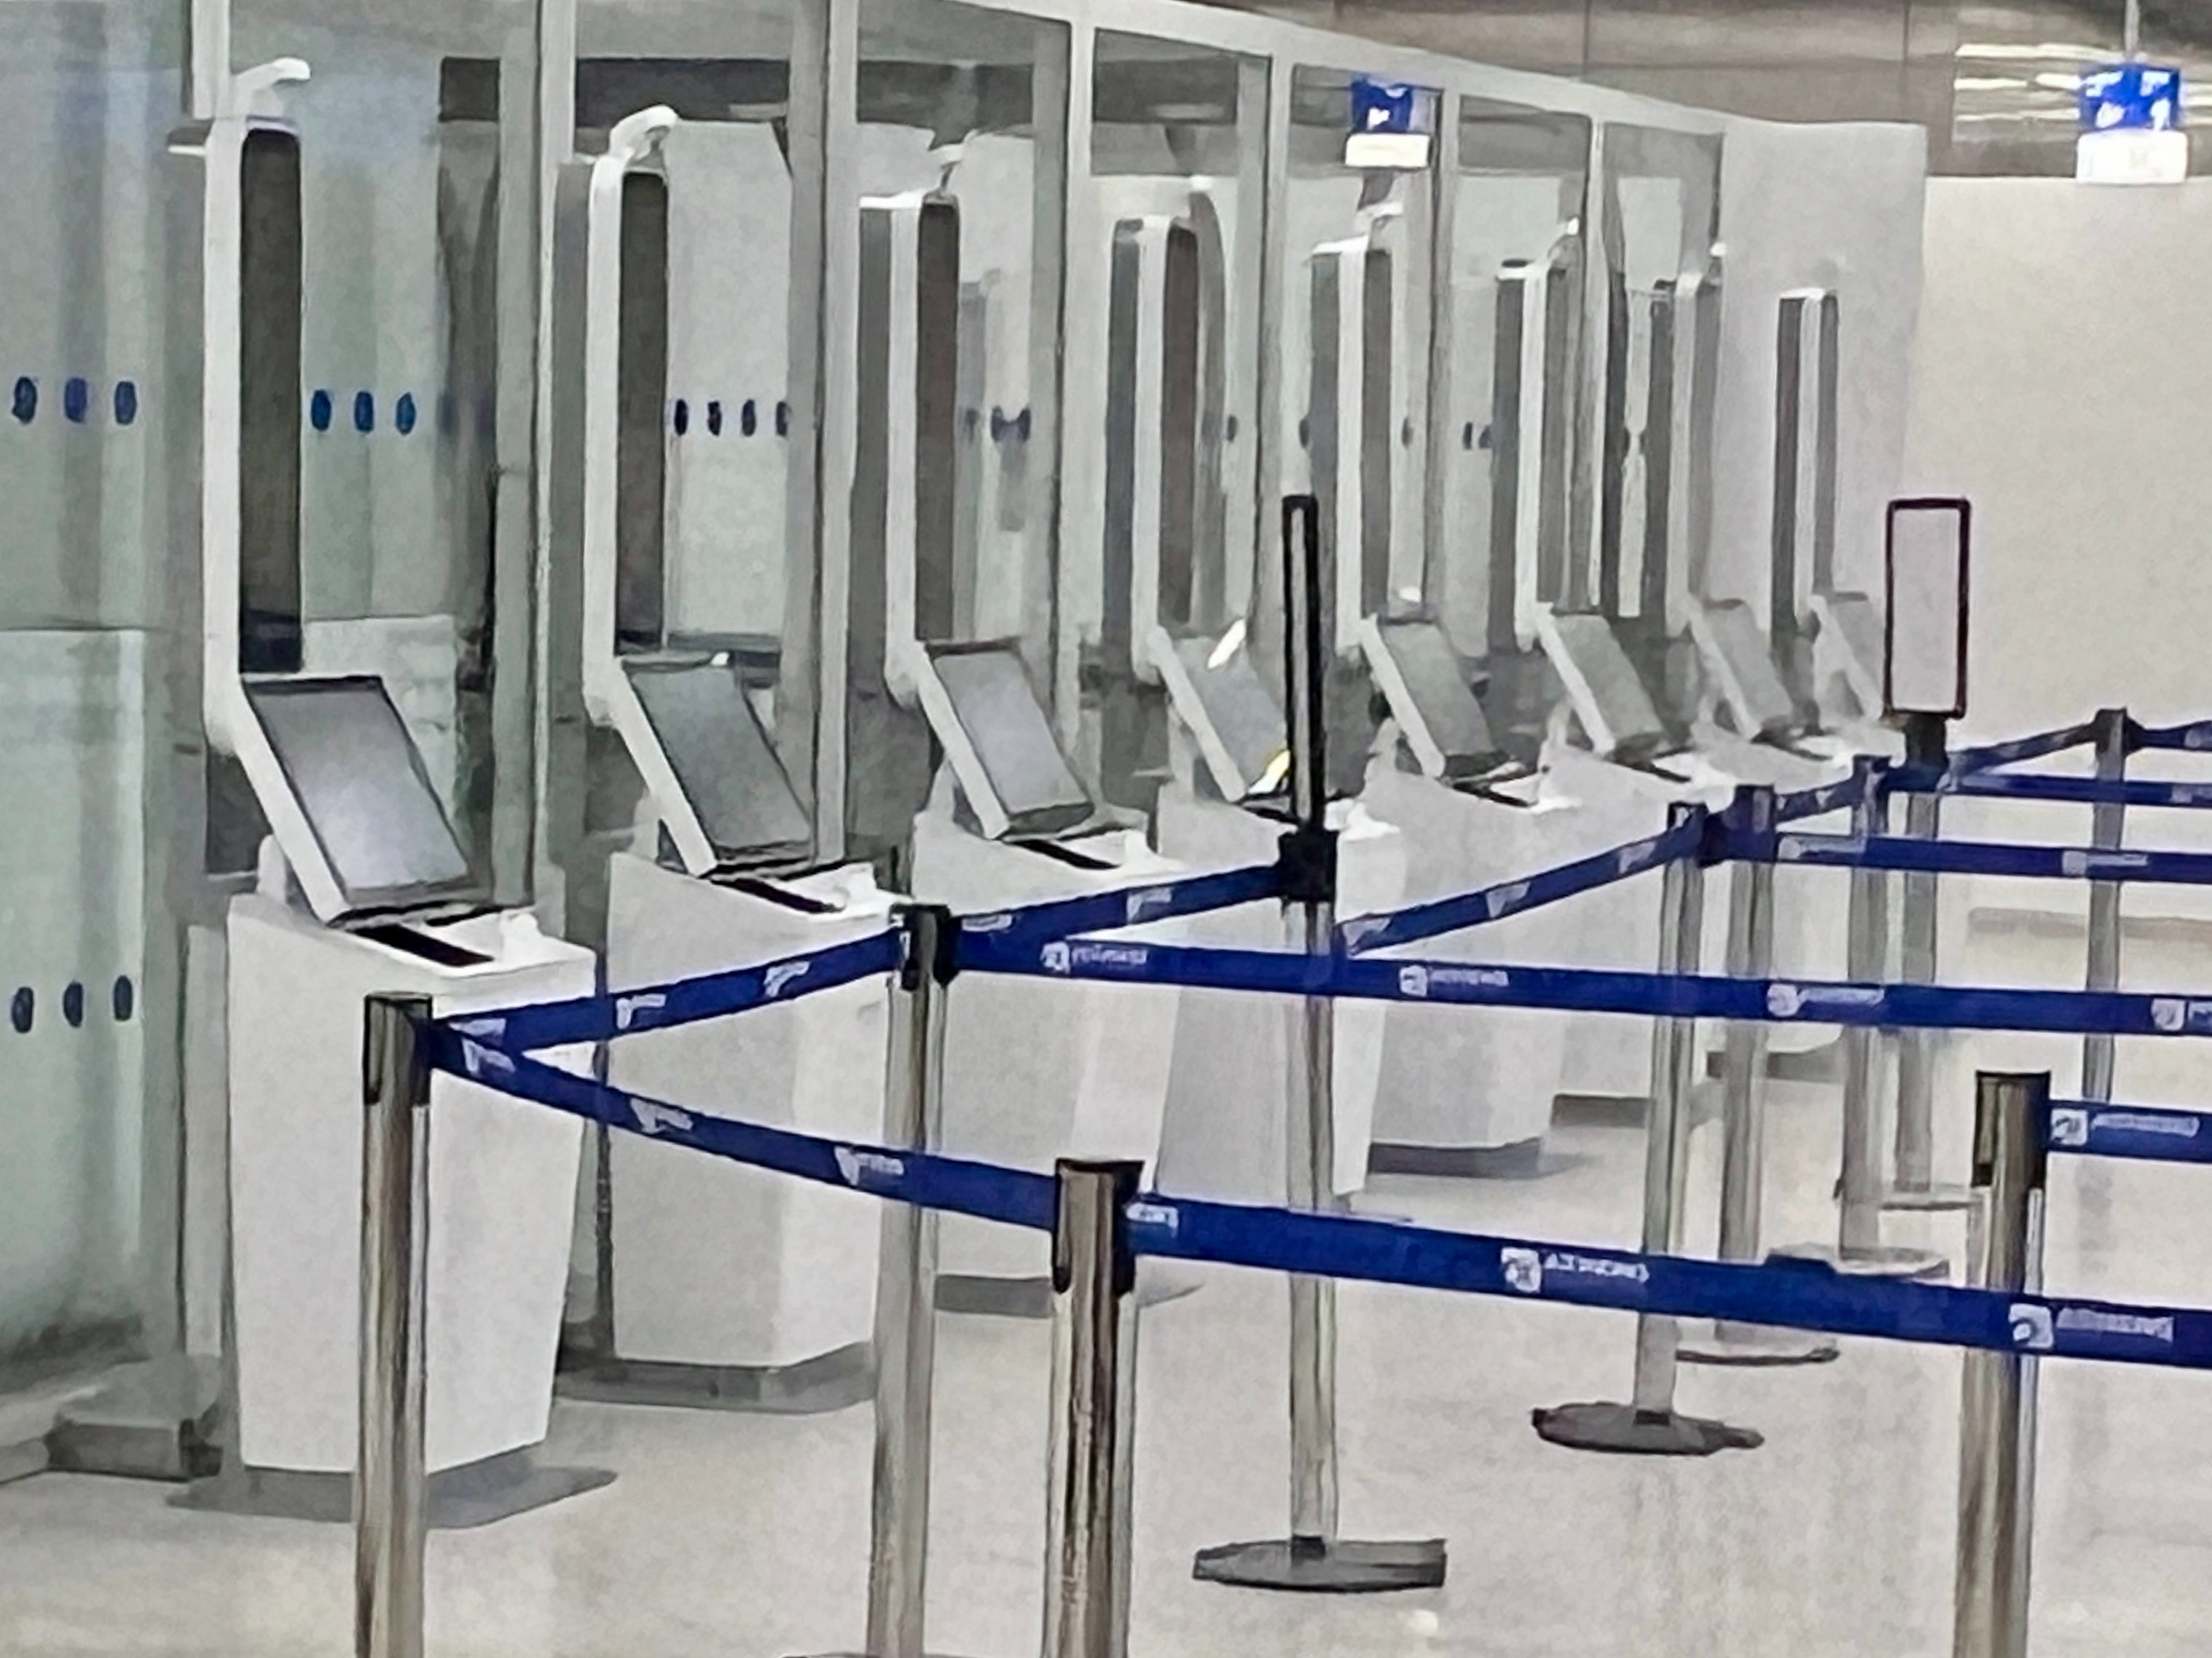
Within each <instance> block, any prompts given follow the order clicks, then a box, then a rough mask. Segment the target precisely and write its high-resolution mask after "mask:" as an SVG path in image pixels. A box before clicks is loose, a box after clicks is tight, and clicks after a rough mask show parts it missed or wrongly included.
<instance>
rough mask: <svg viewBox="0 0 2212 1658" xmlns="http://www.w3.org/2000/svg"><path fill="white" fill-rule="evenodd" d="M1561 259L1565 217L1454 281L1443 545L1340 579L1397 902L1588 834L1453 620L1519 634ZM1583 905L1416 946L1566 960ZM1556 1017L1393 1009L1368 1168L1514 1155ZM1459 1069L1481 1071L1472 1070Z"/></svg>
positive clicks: (1534, 1108) (1519, 1156)
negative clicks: (1405, 561) (1524, 254)
mask: <svg viewBox="0 0 2212 1658" xmlns="http://www.w3.org/2000/svg"><path fill="white" fill-rule="evenodd" d="M1578 258H1579V249H1578V247H1577V246H1576V243H1575V240H1574V235H1573V231H1572V228H1571V227H1570V228H1568V229H1567V232H1566V234H1562V235H1559V236H1558V237H1556V238H1555V239H1554V240H1553V242H1552V244H1551V246H1549V247H1548V248H1547V249H1546V250H1545V252H1543V253H1542V255H1541V257H1539V258H1534V259H1523V258H1513V259H1509V260H1505V261H1503V262H1501V264H1500V265H1499V267H1498V269H1497V270H1494V271H1490V272H1485V273H1482V275H1481V276H1480V277H1479V278H1478V279H1477V280H1475V281H1471V282H1465V283H1462V282H1455V285H1454V294H1453V304H1454V307H1455V313H1456V314H1455V316H1454V317H1453V319H1452V322H1453V325H1454V333H1453V335H1452V341H1453V345H1454V349H1455V361H1454V364H1453V367H1454V373H1453V374H1452V376H1451V378H1450V380H1449V394H1450V396H1451V398H1452V399H1453V405H1452V406H1453V411H1454V412H1455V413H1457V414H1458V415H1460V416H1461V418H1460V419H1459V420H1457V421H1456V422H1444V425H1445V426H1446V427H1447V428H1455V429H1457V430H1460V431H1462V432H1463V433H1464V434H1465V439H1466V440H1465V442H1464V443H1463V445H1462V448H1461V450H1460V452H1458V453H1456V454H1454V453H1450V452H1447V453H1446V454H1444V455H1442V456H1439V457H1437V459H1438V462H1439V464H1440V465H1443V467H1444V468H1445V469H1446V477H1445V479H1444V483H1445V487H1446V488H1447V490H1448V491H1449V499H1450V500H1451V501H1452V504H1453V506H1454V507H1455V509H1456V511H1455V513H1453V514H1448V516H1447V520H1446V523H1445V525H1444V532H1445V537H1446V538H1445V541H1444V543H1443V545H1442V546H1440V547H1438V548H1436V549H1431V556H1430V557H1429V558H1428V559H1427V560H1426V561H1425V562H1424V566H1423V570H1422V580H1421V582H1420V585H1419V586H1418V587H1414V588H1410V589H1407V590H1404V591H1401V592H1395V593H1389V594H1382V593H1378V592H1374V591H1371V588H1372V586H1373V584H1370V591H1367V592H1353V591H1352V590H1351V589H1350V587H1349V586H1347V585H1346V584H1345V583H1343V582H1342V580H1341V579H1340V588H1339V592H1340V603H1341V607H1342V620H1343V621H1344V622H1346V623H1348V624H1349V625H1350V626H1352V628H1353V629H1354V630H1355V632H1354V636H1355V637H1356V638H1357V639H1358V641H1359V645H1360V648H1361V651H1362V653H1363V654H1364V659H1365V661H1366V664H1367V667H1368V671H1369V673H1370V676H1371V677H1372V678H1373V682H1374V684H1375V688H1376V693H1377V695H1378V696H1379V698H1380V700H1381V703H1382V706H1383V709H1384V710H1385V711H1386V713H1387V716H1388V724H1387V725H1386V726H1385V734H1386V736H1388V737H1389V738H1391V739H1393V740H1391V741H1390V742H1389V743H1388V744H1385V746H1384V747H1383V749H1382V750H1380V751H1379V752H1378V753H1377V755H1376V757H1375V760H1374V761H1373V762H1372V763H1371V764H1370V768H1369V772H1368V778H1367V787H1366V792H1365V797H1364V798H1365V799H1367V800H1368V802H1369V803H1370V805H1371V806H1372V808H1373V809H1374V810H1375V811H1376V812H1377V814H1378V815H1380V816H1382V817H1387V818H1388V819H1389V820H1390V821H1391V822H1393V823H1398V824H1400V825H1401V826H1402V827H1403V828H1404V829H1405V832H1406V837H1407V859H1408V864H1409V873H1408V880H1407V895H1406V897H1407V902H1412V903H1420V902H1427V901H1430V900H1433V899H1437V898H1443V897H1447V896H1451V895H1453V894H1456V893H1463V892H1469V891H1474V890H1479V889H1480V888H1483V887H1486V886H1489V885H1492V884H1496V883H1498V882H1501V881H1505V880H1510V878H1513V877H1514V876H1516V875H1519V874H1526V873H1529V872H1534V871H1536V870H1540V869H1542V868H1545V867H1547V865H1551V864H1553V863H1556V862H1559V861H1560V860H1562V859H1566V858H1570V857H1572V856H1576V855H1577V854H1578V853H1581V852H1583V851H1594V850H1596V849H1597V848H1596V847H1595V845H1592V846H1589V847H1584V846H1583V845H1581V844H1580V842H1579V841H1578V840H1577V836H1578V835H1583V834H1586V832H1587V831H1586V830H1585V829H1583V826H1582V825H1581V824H1580V823H1578V822H1577V819H1578V817H1579V813H1578V812H1577V810H1576V807H1575V803H1574V802H1573V801H1572V800H1571V799H1566V798H1564V797H1562V796H1560V795H1559V793H1557V792H1556V791H1554V790H1553V789H1552V788H1551V787H1550V786H1548V783H1547V779H1546V778H1545V776H1544V775H1543V774H1542V772H1541V770H1540V769H1539V768H1537V767H1536V766H1535V765H1534V763H1532V757H1531V758H1522V757H1516V756H1515V755H1514V754H1513V753H1512V752H1511V751H1510V748H1509V746H1508V744H1507V743H1506V742H1505V741H1504V738H1502V736H1501V735H1500V734H1499V733H1498V732H1496V731H1495V730H1494V729H1493V728H1492V725H1491V723H1490V720H1489V717H1488V715H1487V714H1486V712H1485V710H1484V708H1483V706H1482V703H1481V701H1480V700H1479V698H1478V697H1477V695H1476V694H1475V689H1474V687H1475V685H1476V684H1477V683H1484V685H1485V689H1489V686H1488V684H1487V683H1486V680H1485V679H1484V677H1483V676H1481V675H1480V674H1479V673H1478V671H1476V669H1475V668H1474V665H1473V664H1472V663H1471V662H1470V660H1469V659H1468V657H1467V656H1466V655H1464V654H1463V653H1462V649H1461V640H1460V638H1458V637H1456V636H1455V634H1454V631H1453V629H1454V626H1455V624H1456V626H1457V628H1458V629H1459V630H1460V633H1461V634H1462V635H1470V630H1472V631H1471V635H1470V636H1469V639H1468V642H1469V643H1471V644H1473V645H1474V647H1477V648H1478V649H1484V650H1485V654H1486V655H1490V656H1494V657H1495V658H1497V659H1500V660H1502V661H1507V662H1510V660H1511V659H1512V657H1513V656H1514V654H1515V653H1516V650H1517V649H1519V648H1520V647H1521V645H1520V640H1519V637H1518V630H1519V629H1523V628H1528V627H1529V626H1531V625H1532V623H1533V617H1534V587H1535V583H1536V573H1537V565H1538V545H1539V538H1540V535H1541V533H1542V531H1543V529H1544V528H1546V527H1547V520H1546V519H1545V502H1546V501H1547V493H1548V492H1552V491H1557V492H1558V495H1557V496H1556V500H1557V502H1558V503H1559V505H1563V504H1564V500H1565V495H1564V491H1565V468H1566V459H1567V458H1566V453H1565V440H1566V436H1567V433H1568V430H1569V425H1568V422H1566V421H1565V419H1564V418H1563V415H1564V410H1562V409H1561V407H1560V406H1559V405H1560V404H1561V402H1562V400H1563V398H1564V397H1565V394H1566V388H1567V386H1568V379H1567V375H1566V374H1565V370H1564V364H1565V357H1566V349H1567V333H1568V330H1567V324H1568V322H1569V321H1570V320H1571V313H1570V305H1571V301H1570V300H1569V298H1568V296H1569V295H1570V294H1571V291H1572V289H1573V286H1574V284H1573V282H1572V270H1573V265H1574V262H1575V261H1576V260H1577V259H1578ZM1478 434H1480V435H1481V437H1482V439H1483V441H1480V442H1478V440H1477V438H1478ZM1385 435H1388V434H1385ZM1455 463H1457V464H1456V465H1455ZM1462 474H1468V475H1470V476H1466V477H1462ZM1473 474H1480V476H1479V477H1474V476H1471V475H1473ZM1340 578H1341V572H1340ZM1377 598H1382V599H1383V601H1384V602H1383V604H1382V605H1380V606H1377V605H1376V604H1374V602H1373V601H1374V600H1376V599H1377ZM1532 642H1533V635H1532ZM1485 647H1489V648H1487V649H1485ZM1592 914H1593V910H1592V907H1591V906H1590V905H1589V904H1588V903H1587V902H1580V903H1574V904H1566V905H1559V906H1555V907H1550V908H1545V909H1542V910H1540V911H1537V912H1535V913H1534V914H1529V915H1528V916H1525V917H1521V918H1516V919H1510V920H1504V921H1501V922H1498V923H1497V924H1495V925H1494V926H1486V927H1485V928H1483V929H1482V930H1481V931H1480V932H1462V933H1456V934H1448V935H1446V936H1444V937H1443V938H1436V939H1431V940H1428V941H1426V942H1425V943H1423V944H1420V945H1419V946H1418V947H1417V949H1416V953H1418V954H1419V955H1421V956H1423V957H1430V958H1449V957H1453V956H1455V955H1465V956H1467V957H1470V958H1474V957H1486V958H1488V959H1492V960H1494V959H1497V958H1498V956H1499V955H1500V954H1501V953H1502V954H1504V955H1505V956H1508V957H1511V958H1512V959H1515V960H1534V961H1551V960H1578V959H1580V958H1581V957H1582V956H1583V954H1584V953H1585V952H1586V950H1587V949H1588V948H1589V940H1588V938H1587V937H1586V935H1587V934H1588V933H1589V931H1590V928H1591V926H1592ZM1565 1033H1566V1024H1565V1021H1564V1020H1563V1019H1561V1018H1559V1017H1557V1016H1556V1015H1551V1014H1546V1013H1541V1012H1525V1011H1524V1012H1511V1011H1499V1012H1486V1013H1482V1014H1480V1015H1477V1016H1476V1017H1473V1018H1465V1019H1456V1020H1454V1019H1440V1018H1438V1017H1436V1013H1435V1011H1433V1010H1431V1009H1425V1008H1419V1007H1410V1006H1394V1007H1392V1008H1391V1009H1390V1010H1389V1038H1388V1042H1387V1044H1386V1046H1385V1048H1384V1058H1383V1088H1382V1096H1381V1099H1380V1101H1379V1102H1378V1104H1377V1106H1376V1128H1375V1146H1374V1150H1373V1153H1372V1157H1371V1161H1370V1166H1371V1167H1372V1168H1374V1169H1376V1171H1377V1172H1396V1173H1417V1174H1454V1173H1460V1174H1465V1173H1486V1172H1506V1171H1509V1170H1512V1169H1524V1168H1527V1167H1529V1166H1531V1165H1532V1164H1533V1162H1534V1157H1535V1156H1536V1154H1537V1153H1538V1152H1539V1151H1541V1145H1542V1141H1543V1138H1544V1136H1545V1134H1546V1133H1547V1132H1548V1130H1549V1128H1550V1125H1551V1118H1552V1103H1553V1096H1555V1095H1556V1094H1557V1093H1558V1091H1559V1085H1560V1078H1561V1067H1562V1065H1563V1063H1564V1059H1565ZM1468 1078H1481V1079H1482V1080H1481V1083H1480V1085H1479V1086H1469V1085H1468Z"/></svg>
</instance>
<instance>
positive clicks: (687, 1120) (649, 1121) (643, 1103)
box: [629, 1094, 691, 1134]
mask: <svg viewBox="0 0 2212 1658" xmlns="http://www.w3.org/2000/svg"><path fill="white" fill-rule="evenodd" d="M629 1114H630V1115H632V1116H633V1117H635V1118H636V1119H637V1126H638V1127H640V1128H642V1129H643V1130H644V1131H645V1132H646V1133H648V1134H658V1133H659V1132H660V1131H661V1130H662V1129H664V1128H674V1129H678V1130H682V1131H684V1132H686V1133H688V1132H690V1127H691V1114H690V1112H688V1111H678V1109H677V1108H675V1107H674V1106H672V1105H663V1104H662V1103H661V1102H659V1100H648V1099H646V1098H644V1097H643V1096H640V1095H636V1094H633V1095H631V1096H629Z"/></svg>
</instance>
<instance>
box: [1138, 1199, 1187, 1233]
mask: <svg viewBox="0 0 2212 1658" xmlns="http://www.w3.org/2000/svg"><path fill="white" fill-rule="evenodd" d="M1129 1218H1130V1219H1131V1220H1132V1221H1133V1222H1135V1223H1136V1224H1138V1225H1139V1226H1157V1227H1158V1228H1159V1229H1160V1230H1162V1231H1164V1232H1172V1231H1174V1230H1176V1228H1177V1227H1179V1226H1181V1225H1182V1213H1181V1212H1179V1211H1178V1210H1177V1209H1176V1206H1175V1205H1173V1204H1171V1203H1133V1204H1131V1205H1130V1206H1129Z"/></svg>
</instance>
